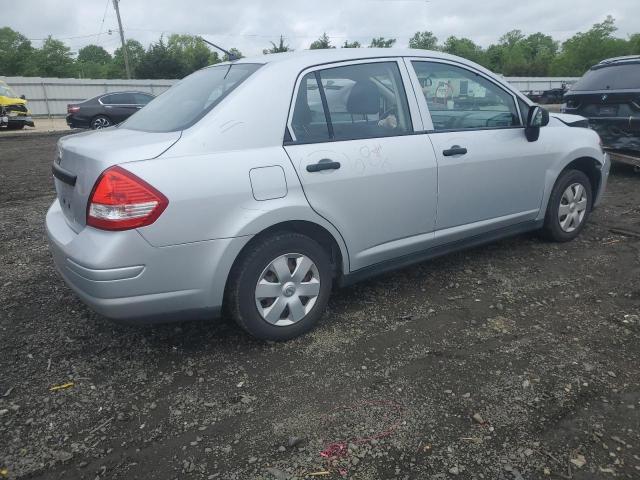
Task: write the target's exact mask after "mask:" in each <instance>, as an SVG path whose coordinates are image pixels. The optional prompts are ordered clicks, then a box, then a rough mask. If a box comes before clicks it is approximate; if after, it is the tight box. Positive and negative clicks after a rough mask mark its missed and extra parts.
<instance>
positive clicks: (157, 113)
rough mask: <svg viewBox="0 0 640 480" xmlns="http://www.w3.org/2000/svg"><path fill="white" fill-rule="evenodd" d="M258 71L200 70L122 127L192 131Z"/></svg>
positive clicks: (238, 67)
mask: <svg viewBox="0 0 640 480" xmlns="http://www.w3.org/2000/svg"><path fill="white" fill-rule="evenodd" d="M258 68H260V64H256V63H234V64H228V65H219V66H215V67H209V68H205V69H203V70H199V71H197V72H195V73H193V74H191V75H189V76H188V77H186V78H185V79H183V80H181V81H180V82H178V83H176V84H175V85H174V86H173V87H171V88H170V89H169V90H167V91H166V92H164V93H163V94H162V95H160V96H158V97H156V98H155V99H154V100H152V101H151V102H149V104H148V105H146V106H145V107H144V108H143V109H141V110H139V111H138V112H136V113H135V114H134V115H132V116H131V117H129V119H128V120H127V121H125V122H124V123H123V124H122V127H124V128H130V129H132V130H143V131H146V132H175V131H178V130H184V129H185V128H189V127H190V126H191V125H194V124H195V123H196V122H197V121H198V120H200V119H201V118H202V117H204V116H205V115H206V114H207V113H208V112H209V111H210V110H211V109H212V108H213V107H215V106H216V105H217V104H218V103H220V102H221V101H222V99H223V98H224V97H226V96H227V95H228V94H229V93H231V92H232V91H233V90H234V89H235V88H236V87H237V86H238V85H240V84H241V83H242V82H243V81H244V80H246V79H247V78H248V77H249V76H250V75H251V74H252V73H253V72H255V71H256V70H257V69H258Z"/></svg>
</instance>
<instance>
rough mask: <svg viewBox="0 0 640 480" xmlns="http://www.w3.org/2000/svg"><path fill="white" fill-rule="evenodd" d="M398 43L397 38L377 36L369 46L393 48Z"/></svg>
mask: <svg viewBox="0 0 640 480" xmlns="http://www.w3.org/2000/svg"><path fill="white" fill-rule="evenodd" d="M394 43H396V39H395V38H384V37H377V38H374V39H372V40H371V44H369V48H391V47H393V44H394Z"/></svg>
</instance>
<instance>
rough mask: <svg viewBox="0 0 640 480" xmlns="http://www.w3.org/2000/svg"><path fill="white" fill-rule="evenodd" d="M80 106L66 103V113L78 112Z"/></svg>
mask: <svg viewBox="0 0 640 480" xmlns="http://www.w3.org/2000/svg"><path fill="white" fill-rule="evenodd" d="M79 111H80V107H79V106H78V105H67V113H78V112H79Z"/></svg>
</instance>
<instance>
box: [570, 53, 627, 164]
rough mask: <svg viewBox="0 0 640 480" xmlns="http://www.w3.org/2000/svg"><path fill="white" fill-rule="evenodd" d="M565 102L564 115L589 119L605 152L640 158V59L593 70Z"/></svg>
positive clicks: (622, 60) (607, 62)
mask: <svg viewBox="0 0 640 480" xmlns="http://www.w3.org/2000/svg"><path fill="white" fill-rule="evenodd" d="M564 101H565V103H566V105H565V106H564V110H563V111H564V112H566V113H574V114H577V115H582V116H583V117H586V118H587V119H588V120H589V126H590V127H591V128H593V129H594V130H595V131H597V132H598V134H600V138H601V139H602V143H603V145H604V147H605V148H607V149H609V150H612V151H616V152H621V153H630V154H633V155H640V55H635V56H630V57H618V58H611V59H609V60H603V61H602V62H600V63H599V64H597V65H595V66H593V67H591V69H590V70H589V71H588V72H587V73H586V74H585V75H584V77H582V78H581V79H580V80H579V81H578V82H577V83H576V84H574V85H573V86H572V87H571V89H570V90H569V91H568V92H567V94H566V95H565V97H564Z"/></svg>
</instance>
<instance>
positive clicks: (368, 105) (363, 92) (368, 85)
mask: <svg viewBox="0 0 640 480" xmlns="http://www.w3.org/2000/svg"><path fill="white" fill-rule="evenodd" d="M379 99H380V92H379V91H378V87H376V85H375V84H374V83H373V82H372V81H371V80H358V81H357V82H356V83H355V84H354V85H353V87H351V92H350V93H349V98H348V99H347V112H348V113H365V114H371V113H379V111H380V102H379Z"/></svg>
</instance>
